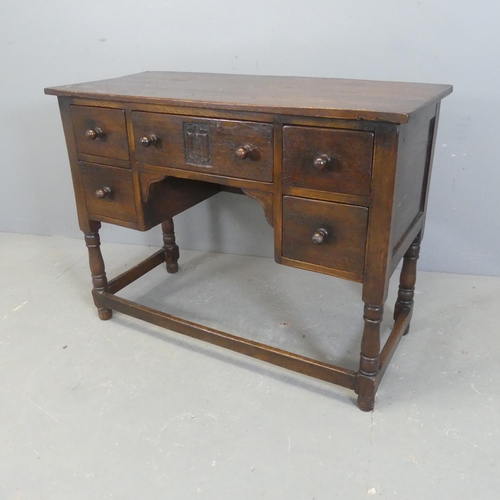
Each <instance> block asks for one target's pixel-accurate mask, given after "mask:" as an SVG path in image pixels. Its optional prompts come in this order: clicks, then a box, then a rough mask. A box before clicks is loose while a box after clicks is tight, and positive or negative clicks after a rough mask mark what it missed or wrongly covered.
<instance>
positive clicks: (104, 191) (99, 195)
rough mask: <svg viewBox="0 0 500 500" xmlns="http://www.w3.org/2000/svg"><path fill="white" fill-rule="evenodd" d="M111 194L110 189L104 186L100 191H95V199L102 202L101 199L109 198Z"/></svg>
mask: <svg viewBox="0 0 500 500" xmlns="http://www.w3.org/2000/svg"><path fill="white" fill-rule="evenodd" d="M111 193H112V191H111V188H110V187H108V186H105V187H103V188H101V189H97V190H96V192H95V197H96V198H99V199H100V200H102V199H103V198H106V196H109V195H110V194H111Z"/></svg>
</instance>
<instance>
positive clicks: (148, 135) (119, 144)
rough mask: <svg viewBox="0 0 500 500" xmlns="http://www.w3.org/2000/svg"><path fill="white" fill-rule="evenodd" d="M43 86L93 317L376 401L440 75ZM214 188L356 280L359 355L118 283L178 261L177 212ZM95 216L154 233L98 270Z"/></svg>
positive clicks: (334, 271) (403, 303) (171, 76)
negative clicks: (148, 328)
mask: <svg viewBox="0 0 500 500" xmlns="http://www.w3.org/2000/svg"><path fill="white" fill-rule="evenodd" d="M46 92H47V93H48V94H55V95H57V96H58V98H59V106H60V110H61V116H62V121H63V126H64V133H65V137H66V144H67V147H68V153H69V159H70V167H71V173H72V178H73V186H74V191H75V198H76V203H77V211H78V220H79V224H80V228H81V229H82V231H83V232H84V234H85V241H86V244H87V247H88V250H89V260H90V269H91V275H92V283H93V298H94V302H95V305H96V307H97V309H98V314H99V317H100V318H101V319H103V320H107V319H110V318H111V317H112V311H113V310H116V311H120V312H122V313H125V314H129V315H131V316H134V317H136V318H139V319H142V320H144V321H148V322H151V323H153V324H156V325H160V326H163V327H166V328H169V329H172V330H175V331H177V332H179V333H182V334H184V335H189V336H192V337H195V338H198V339H201V340H205V341H207V342H211V343H214V344H217V345H220V346H223V347H226V348H228V349H232V350H235V351H237V352H240V353H243V354H246V355H249V356H253V357H255V358H258V359H261V360H264V361H267V362H270V363H274V364H277V365H279V366H282V367H285V368H288V369H291V370H295V371H297V372H300V373H304V374H307V375H310V376H313V377H316V378H320V379H322V380H327V381H329V382H332V383H336V384H340V385H342V386H344V387H348V388H350V389H353V390H354V391H355V392H356V393H357V395H358V406H359V408H360V409H362V410H365V411H369V410H371V409H372V408H373V406H374V403H375V393H376V390H377V388H378V385H379V383H380V381H381V379H382V376H383V374H384V372H385V370H386V368H387V365H388V363H389V361H390V359H391V357H392V355H393V354H394V352H395V349H396V347H397V345H398V343H399V341H400V340H401V338H402V336H403V335H404V334H405V333H407V332H408V330H409V326H410V321H411V316H412V313H413V308H414V289H415V282H416V276H417V274H416V263H417V259H418V255H419V249H420V242H421V240H422V235H423V230H424V222H425V215H426V210H427V200H428V191H429V181H430V175H431V167H432V157H433V151H434V145H435V138H436V133H437V125H438V117H439V109H440V100H441V99H442V98H443V97H444V96H446V95H447V94H449V93H450V92H451V86H449V85H429V84H408V83H391V82H365V81H357V80H338V79H325V78H321V79H314V78H289V77H262V76H245V75H216V74H197V73H165V72H148V73H140V74H138V75H131V76H127V77H122V78H115V79H112V80H105V81H101V82H92V83H85V84H77V85H69V86H64V87H53V88H50V89H46ZM220 191H230V192H233V193H239V194H244V195H247V196H250V197H251V198H253V199H254V200H256V201H257V202H258V203H260V205H261V207H262V209H263V213H264V215H265V217H266V219H267V221H268V222H269V224H270V225H271V226H272V227H273V231H274V247H275V260H276V262H277V263H280V264H284V265H288V266H292V267H297V268H300V269H305V270H308V271H313V272H319V273H323V274H327V275H331V276H336V277H340V278H344V279H348V280H351V281H356V282H359V283H362V300H363V302H364V314H363V321H364V328H363V332H362V335H361V339H360V358H359V359H360V361H359V367H358V369H357V371H353V370H351V369H347V368H342V367H339V366H335V365H329V364H325V363H320V362H319V361H317V360H314V359H311V358H305V357H303V356H300V355H298V354H295V353H290V352H285V351H282V350H280V349H276V348H274V347H270V346H267V345H264V344H259V343H256V342H252V341H250V340H247V339H244V338H242V337H238V336H236V335H232V334H229V333H225V332H222V331H218V330H214V329H211V328H208V327H206V326H204V325H201V324H195V323H192V322H189V321H187V320H185V319H182V318H177V317H174V316H171V315H169V314H168V313H165V312H160V311H157V310H154V309H151V308H147V307H145V306H143V305H141V304H137V303H135V302H132V301H128V300H125V299H123V298H121V297H119V296H118V295H117V293H118V292H119V291H120V290H121V289H122V288H124V287H125V286H127V285H128V284H130V283H132V282H133V281H135V280H136V279H138V278H140V277H141V276H143V275H145V274H146V273H148V272H149V271H150V270H151V269H153V268H154V267H156V266H158V265H160V264H165V265H166V270H167V272H169V273H176V272H178V270H179V265H178V261H179V258H180V252H179V248H178V246H177V244H176V241H175V231H174V222H173V217H174V216H175V215H177V214H179V213H181V212H183V211H184V210H187V209H188V208H190V207H192V206H194V205H196V204H197V203H200V202H202V201H204V200H206V199H207V198H210V197H211V196H214V195H216V194H217V193H219V192H220ZM103 222H104V223H111V224H115V225H120V226H124V227H127V228H130V229H136V230H140V231H146V230H149V229H151V228H152V227H154V226H156V225H160V224H161V229H162V231H161V233H162V236H161V238H162V240H163V248H162V250H160V251H158V252H156V253H154V254H153V255H152V256H151V257H150V258H148V259H146V260H145V261H143V262H141V263H139V264H138V265H136V266H133V267H131V268H130V269H129V270H128V271H126V272H125V273H123V274H122V275H120V276H118V277H116V278H114V279H112V280H110V281H109V282H108V279H107V277H106V272H105V266H104V260H103V258H102V254H101V251H100V238H99V228H100V226H101V223H103ZM401 259H403V266H402V270H401V275H400V287H399V292H398V299H397V302H396V305H395V308H394V327H393V329H392V332H391V333H390V335H389V337H388V340H387V342H386V344H385V345H384V346H382V345H381V341H380V328H381V323H382V319H383V315H384V305H385V301H386V298H387V290H388V285H389V280H390V278H391V275H392V273H393V271H394V269H395V268H396V266H397V265H398V263H399V262H400V261H401ZM235 286H237V283H236V284H235ZM304 293H307V290H304ZM328 300H335V296H334V294H332V296H331V297H329V298H328ZM245 307H247V304H245ZM326 311H328V303H327V302H325V313H326ZM235 314H237V311H235ZM333 327H334V325H332V328H333Z"/></svg>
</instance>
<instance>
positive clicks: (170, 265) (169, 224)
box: [161, 217, 179, 274]
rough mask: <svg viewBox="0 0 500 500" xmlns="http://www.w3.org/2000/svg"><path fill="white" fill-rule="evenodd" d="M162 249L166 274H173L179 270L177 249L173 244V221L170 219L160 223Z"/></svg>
mask: <svg viewBox="0 0 500 500" xmlns="http://www.w3.org/2000/svg"><path fill="white" fill-rule="evenodd" d="M161 229H162V232H163V249H164V250H165V262H166V263H167V273H169V274H175V273H176V272H177V271H178V270H179V265H178V264H177V261H178V260H179V247H178V246H177V245H176V244H175V233H174V221H173V219H172V217H169V218H168V219H167V220H165V221H164V222H162V224H161Z"/></svg>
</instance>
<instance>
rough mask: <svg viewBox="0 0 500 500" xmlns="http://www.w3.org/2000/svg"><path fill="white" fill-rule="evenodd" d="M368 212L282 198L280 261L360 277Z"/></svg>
mask: <svg viewBox="0 0 500 500" xmlns="http://www.w3.org/2000/svg"><path fill="white" fill-rule="evenodd" d="M367 223H368V209H367V208H364V207H356V206H353V205H344V204H341V203H332V202H327V201H316V200H308V199H305V198H296V197H293V196H284V197H283V257H287V258H289V259H294V260H297V261H301V262H306V263H311V264H316V265H318V266H323V267H328V268H331V269H337V270H341V271H347V272H351V273H356V274H362V273H363V268H364V262H365V245H366V231H367Z"/></svg>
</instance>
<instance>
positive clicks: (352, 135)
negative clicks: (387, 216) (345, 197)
mask: <svg viewBox="0 0 500 500" xmlns="http://www.w3.org/2000/svg"><path fill="white" fill-rule="evenodd" d="M372 156H373V134H372V133H371V132H357V131H351V130H337V129H327V128H315V127H293V126H286V127H284V128H283V184H284V185H285V186H291V187H302V188H309V189H317V190H320V191H332V192H337V193H346V194H355V195H362V196H367V195H369V194H370V180H371V168H372Z"/></svg>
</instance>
